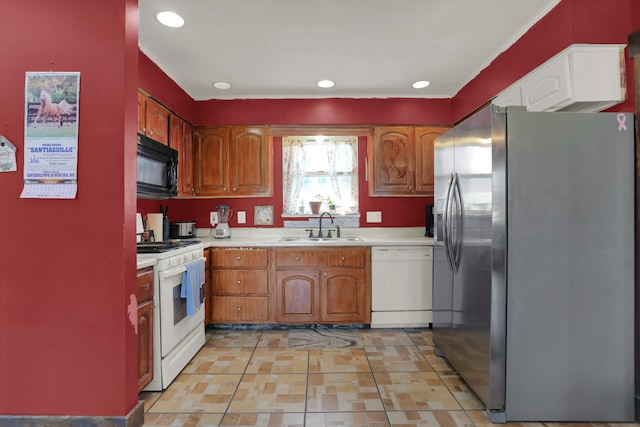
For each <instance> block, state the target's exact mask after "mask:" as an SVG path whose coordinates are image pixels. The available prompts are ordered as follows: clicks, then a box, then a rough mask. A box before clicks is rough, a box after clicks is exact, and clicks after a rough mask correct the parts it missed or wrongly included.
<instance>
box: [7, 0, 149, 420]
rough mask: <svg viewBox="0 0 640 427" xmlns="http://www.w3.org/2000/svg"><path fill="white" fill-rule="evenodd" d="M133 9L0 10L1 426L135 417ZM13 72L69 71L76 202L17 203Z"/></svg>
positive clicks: (17, 96)
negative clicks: (4, 147) (73, 82)
mask: <svg viewBox="0 0 640 427" xmlns="http://www.w3.org/2000/svg"><path fill="white" fill-rule="evenodd" d="M137 32H138V19H137V1H136V0H111V1H108V2H103V3H101V4H100V7H96V5H95V4H94V3H93V2H85V1H73V0H59V1H55V2H43V1H40V0H23V1H19V2H15V1H11V2H3V4H2V15H1V18H0V58H2V81H1V83H0V87H1V88H2V90H1V91H0V93H2V96H1V98H2V102H0V134H2V135H4V136H5V137H6V138H8V139H9V140H10V141H12V142H13V144H14V145H15V146H16V147H17V148H18V152H17V160H18V171H17V172H5V173H0V200H1V201H2V202H1V204H2V208H1V209H0V224H2V243H1V244H0V414H4V415H21V414H24V415H27V414H29V415H96V416H97V415H100V416H123V415H126V414H127V413H128V412H129V411H130V410H131V409H132V408H133V407H134V406H135V405H136V404H137V343H138V342H137V337H136V335H135V333H134V329H133V325H132V324H131V323H129V321H128V317H127V304H128V302H129V295H130V294H131V293H135V292H136V281H135V277H136V274H135V268H136V267H135V261H136V255H135V231H134V230H135V220H134V218H135V215H134V213H135V209H136V205H135V203H136V197H135V132H136V123H135V121H136V97H135V94H136V83H137V82H136V76H137ZM26 71H67V72H68V71H79V72H80V73H81V75H80V98H79V139H78V152H79V157H78V180H79V181H78V195H77V198H76V199H73V200H53V199H42V200H37V199H20V198H19V196H20V192H21V191H22V186H23V185H22V174H23V156H24V139H23V136H24V108H23V105H24V96H25V95H24V87H25V72H26Z"/></svg>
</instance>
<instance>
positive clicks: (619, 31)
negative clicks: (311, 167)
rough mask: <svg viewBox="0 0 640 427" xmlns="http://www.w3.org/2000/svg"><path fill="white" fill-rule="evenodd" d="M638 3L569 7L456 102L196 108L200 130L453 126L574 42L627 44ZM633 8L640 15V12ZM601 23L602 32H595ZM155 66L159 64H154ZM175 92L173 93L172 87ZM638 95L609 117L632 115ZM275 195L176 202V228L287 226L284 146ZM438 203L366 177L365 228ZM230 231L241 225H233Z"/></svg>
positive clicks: (583, 2) (418, 219) (207, 104)
mask: <svg viewBox="0 0 640 427" xmlns="http://www.w3.org/2000/svg"><path fill="white" fill-rule="evenodd" d="M631 3H634V4H635V3H639V2H634V1H632V0H563V1H562V2H561V3H560V4H559V5H558V6H557V7H556V8H554V9H553V10H552V11H551V12H549V13H548V14H547V15H546V16H545V17H543V18H542V19H541V20H540V21H539V22H538V23H536V24H535V25H534V26H533V27H532V28H531V29H530V30H529V31H528V32H527V33H526V34H524V35H523V36H522V37H521V38H520V39H519V40H518V41H517V42H516V43H515V44H514V45H513V46H512V47H511V48H509V49H508V50H506V51H505V52H503V53H502V54H501V55H499V56H498V57H497V58H496V59H495V60H494V61H493V62H492V63H491V64H490V65H489V66H488V67H487V68H486V69H484V70H483V71H482V72H481V73H480V74H479V75H478V76H477V77H476V78H474V79H473V80H472V81H471V82H469V83H468V84H467V85H466V86H465V87H463V88H462V89H461V90H460V91H459V92H458V94H457V95H456V96H455V97H454V98H453V99H450V100H449V99H339V98H334V99H241V100H209V101H194V103H195V104H196V113H195V116H196V120H195V122H192V123H193V124H195V125H269V124H270V125H308V126H329V125H331V126H338V125H393V124H432V125H437V124H445V125H446V124H452V123H455V122H456V121H458V120H460V119H461V118H463V117H464V116H466V115H467V114H469V113H471V112H473V111H474V110H475V109H476V108H478V107H479V106H481V105H482V104H484V103H485V102H487V101H489V100H490V99H491V98H493V97H494V96H496V95H497V94H498V93H499V92H500V91H502V90H503V89H504V88H506V87H508V86H509V85H511V84H512V83H513V82H515V81H516V80H518V79H519V78H521V77H522V76H524V75H526V74H527V73H528V72H529V71H531V70H532V69H534V68H536V67H537V66H538V65H540V64H541V63H543V62H545V61H546V60H547V59H549V58H550V57H552V56H553V55H555V54H556V53H558V52H559V51H561V50H563V49H565V48H566V47H568V46H569V45H571V44H573V43H621V44H626V42H627V36H628V34H629V33H631V32H632V29H633V25H632V22H631V15H632V14H630V13H627V11H629V10H630V4H631ZM634 7H635V12H636V13H637V11H638V7H637V6H634ZM594 22H597V23H598V24H597V25H594ZM150 64H151V65H152V66H153V63H150ZM626 64H627V77H628V78H627V88H628V93H629V94H633V89H634V82H633V78H632V76H633V62H632V61H631V60H627V62H626ZM147 65H148V64H146V63H143V62H142V61H141V65H140V67H141V76H140V84H141V86H142V85H146V86H151V84H152V82H149V81H147V80H148V79H155V78H158V79H160V80H162V79H165V78H166V76H164V74H163V73H162V72H161V71H160V70H159V69H157V67H156V69H154V70H151V71H149V72H144V73H142V70H144V69H146V67H147ZM169 90H170V91H171V92H172V93H173V92H175V90H174V88H173V87H171V86H169ZM634 106H635V102H634V99H633V96H632V95H629V96H628V99H627V101H626V102H624V103H622V104H620V105H617V106H615V107H613V108H611V109H610V110H611V111H634ZM275 142H276V143H275V179H276V181H275V184H276V185H275V186H274V196H273V197H271V198H259V199H207V200H195V199H194V200H172V201H169V202H167V203H168V204H169V205H170V209H171V212H172V215H170V219H171V220H172V221H181V220H195V221H196V223H197V226H198V227H210V225H209V216H208V215H209V214H208V213H209V211H212V210H215V206H216V205H218V204H229V205H231V206H232V207H233V208H234V209H235V210H236V211H238V210H244V211H246V212H247V223H246V224H244V225H242V226H253V207H254V206H255V205H273V206H274V210H275V222H274V226H275V227H281V226H282V220H281V218H280V212H281V209H282V206H281V205H282V190H281V189H282V185H281V184H282V183H281V174H282V172H281V171H282V160H281V147H280V145H279V140H277V139H276V141H275ZM359 153H360V165H359V167H360V170H364V167H365V166H364V156H365V153H366V145H365V144H363V143H361V144H360V146H359ZM431 201H432V198H426V197H418V198H398V197H369V196H368V190H367V183H366V182H365V181H364V178H363V177H362V178H361V182H360V212H361V213H362V217H361V221H360V226H362V227H366V226H384V227H398V226H422V225H424V223H425V219H424V218H425V217H424V205H425V203H428V202H431ZM138 210H139V211H140V212H142V213H147V212H156V211H157V203H156V202H149V201H141V200H139V201H138ZM372 210H379V211H382V219H383V222H382V224H367V223H366V222H365V212H366V211H372ZM231 226H235V227H237V226H239V225H238V224H236V223H235V219H234V220H232V221H231Z"/></svg>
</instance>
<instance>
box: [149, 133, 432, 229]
mask: <svg viewBox="0 0 640 427" xmlns="http://www.w3.org/2000/svg"><path fill="white" fill-rule="evenodd" d="M366 150H367V140H366V137H360V138H359V139H358V152H359V153H361V155H359V156H358V157H359V159H358V169H359V170H365V156H364V155H363V154H362V153H365V152H366ZM274 163H275V176H274V186H273V189H274V195H273V197H260V198H226V199H222V198H216V199H185V200H169V201H167V200H165V201H152V200H143V199H140V200H138V209H139V211H140V212H142V213H149V212H158V210H159V205H160V204H163V205H169V212H170V213H169V218H170V220H171V221H196V226H197V227H200V228H209V227H211V225H210V224H209V212H211V211H215V210H216V206H217V205H229V206H231V207H232V208H233V210H234V211H235V212H238V211H245V212H246V216H247V222H246V224H242V225H241V224H238V223H237V220H236V215H235V212H234V215H233V218H232V219H231V221H229V225H230V226H231V227H254V223H253V220H254V206H261V205H272V206H273V209H274V225H273V226H272V227H282V226H283V224H284V223H283V219H282V217H281V214H282V197H283V190H282V189H283V185H282V138H279V137H278V138H274ZM358 186H359V190H360V212H361V219H360V226H361V227H366V226H385V227H399V226H404V227H406V226H424V225H425V204H426V203H430V202H432V201H433V197H369V196H368V187H367V186H368V183H367V182H366V181H365V175H364V174H360V177H359V183H358ZM366 211H382V220H383V223H382V224H378V223H374V224H367V223H366V222H365V218H366V216H365V212H366ZM287 220H293V218H288V219H287ZM261 227H269V226H261Z"/></svg>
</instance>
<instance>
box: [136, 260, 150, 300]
mask: <svg viewBox="0 0 640 427" xmlns="http://www.w3.org/2000/svg"><path fill="white" fill-rule="evenodd" d="M137 282H138V303H142V302H144V301H146V300H150V299H153V267H146V268H141V269H140V270H138V277H137Z"/></svg>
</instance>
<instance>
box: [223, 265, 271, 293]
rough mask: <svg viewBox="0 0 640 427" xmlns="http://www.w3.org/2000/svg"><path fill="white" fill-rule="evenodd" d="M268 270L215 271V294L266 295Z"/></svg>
mask: <svg viewBox="0 0 640 427" xmlns="http://www.w3.org/2000/svg"><path fill="white" fill-rule="evenodd" d="M268 291H269V286H268V273H267V270H214V271H213V293H214V294H266V293H267V292H268Z"/></svg>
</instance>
